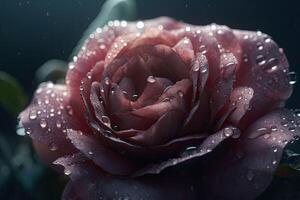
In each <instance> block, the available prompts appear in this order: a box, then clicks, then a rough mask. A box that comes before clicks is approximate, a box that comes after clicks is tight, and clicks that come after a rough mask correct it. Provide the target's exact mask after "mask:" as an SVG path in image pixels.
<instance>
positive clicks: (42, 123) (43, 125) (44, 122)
mask: <svg viewBox="0 0 300 200" xmlns="http://www.w3.org/2000/svg"><path fill="white" fill-rule="evenodd" d="M40 126H41V127H42V128H46V127H47V121H46V120H45V119H41V121H40Z"/></svg>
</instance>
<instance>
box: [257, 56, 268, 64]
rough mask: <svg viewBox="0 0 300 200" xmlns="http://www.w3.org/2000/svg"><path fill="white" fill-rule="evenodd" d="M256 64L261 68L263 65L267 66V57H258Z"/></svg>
mask: <svg viewBox="0 0 300 200" xmlns="http://www.w3.org/2000/svg"><path fill="white" fill-rule="evenodd" d="M256 64H258V65H259V66H262V65H264V64H266V59H265V56H263V55H258V56H257V57H256Z"/></svg>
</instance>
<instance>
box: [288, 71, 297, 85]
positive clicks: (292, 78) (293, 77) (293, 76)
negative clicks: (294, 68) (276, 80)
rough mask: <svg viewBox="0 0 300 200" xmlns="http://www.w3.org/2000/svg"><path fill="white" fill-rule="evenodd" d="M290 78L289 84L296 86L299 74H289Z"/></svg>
mask: <svg viewBox="0 0 300 200" xmlns="http://www.w3.org/2000/svg"><path fill="white" fill-rule="evenodd" d="M288 76H289V79H290V80H289V84H290V85H295V84H296V82H297V74H296V72H289V73H288Z"/></svg>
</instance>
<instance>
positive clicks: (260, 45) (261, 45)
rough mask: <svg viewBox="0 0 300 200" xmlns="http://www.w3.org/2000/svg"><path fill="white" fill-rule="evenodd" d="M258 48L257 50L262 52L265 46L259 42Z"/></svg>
mask: <svg viewBox="0 0 300 200" xmlns="http://www.w3.org/2000/svg"><path fill="white" fill-rule="evenodd" d="M256 47H257V49H258V50H259V51H261V50H263V49H264V46H263V44H262V43H261V42H258V43H257V44H256Z"/></svg>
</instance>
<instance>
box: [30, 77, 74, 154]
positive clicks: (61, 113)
mask: <svg viewBox="0 0 300 200" xmlns="http://www.w3.org/2000/svg"><path fill="white" fill-rule="evenodd" d="M35 95H36V96H35V103H36V106H34V107H33V108H31V110H30V111H29V114H28V118H29V120H30V121H32V122H33V123H34V124H37V125H38V126H39V127H40V128H41V129H42V130H44V131H43V132H44V134H51V133H52V132H55V133H57V132H62V133H66V132H67V131H66V124H67V121H66V118H65V116H67V115H68V116H72V115H73V109H72V107H71V106H70V105H66V102H65V101H64V99H65V97H67V96H68V93H67V92H66V91H65V90H64V89H62V88H59V87H56V88H54V85H53V83H44V84H42V85H41V86H40V87H39V89H38V90H37V91H36V94H35ZM50 102H51V104H50ZM52 102H54V103H52ZM33 131H35V130H33V127H25V133H26V134H28V135H30V134H32V133H33ZM49 149H50V150H52V151H55V150H57V146H56V145H55V144H54V143H53V142H50V143H49Z"/></svg>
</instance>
